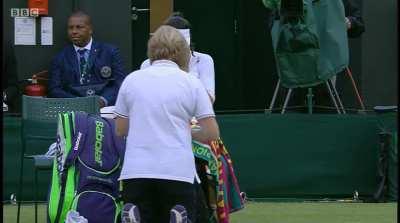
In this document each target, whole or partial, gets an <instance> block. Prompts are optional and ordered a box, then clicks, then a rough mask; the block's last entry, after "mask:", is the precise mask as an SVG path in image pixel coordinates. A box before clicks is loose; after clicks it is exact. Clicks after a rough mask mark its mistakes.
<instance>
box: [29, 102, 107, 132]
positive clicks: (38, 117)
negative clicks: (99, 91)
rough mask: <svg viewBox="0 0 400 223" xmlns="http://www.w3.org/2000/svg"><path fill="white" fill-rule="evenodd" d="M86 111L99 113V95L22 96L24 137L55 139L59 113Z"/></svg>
mask: <svg viewBox="0 0 400 223" xmlns="http://www.w3.org/2000/svg"><path fill="white" fill-rule="evenodd" d="M69 111H84V112H87V113H90V114H99V113H100V108H99V104H98V97H97V96H90V97H76V98H42V97H32V96H26V95H23V96H22V131H23V132H22V138H23V140H24V139H35V138H36V139H40V138H43V137H45V138H48V139H55V137H56V129H57V120H58V114H59V113H64V112H69Z"/></svg>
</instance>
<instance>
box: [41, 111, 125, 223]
mask: <svg viewBox="0 0 400 223" xmlns="http://www.w3.org/2000/svg"><path fill="white" fill-rule="evenodd" d="M114 129H115V124H114V120H112V119H106V118H102V117H101V116H100V115H91V114H87V113H85V112H68V113H63V114H60V115H59V123H58V130H57V152H56V156H55V159H54V164H53V176H52V182H51V188H50V194H49V202H48V222H50V223H64V222H65V219H66V215H67V213H68V211H70V210H75V211H77V212H79V214H80V216H83V217H84V218H86V219H87V220H88V222H102V223H115V222H117V221H118V219H119V213H120V210H121V206H122V201H121V199H120V184H119V182H118V177H119V175H120V171H121V166H122V160H123V154H124V149H125V141H124V139H123V138H120V137H117V136H116V134H115V130H114Z"/></svg>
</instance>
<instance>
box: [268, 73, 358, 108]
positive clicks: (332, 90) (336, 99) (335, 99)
mask: <svg viewBox="0 0 400 223" xmlns="http://www.w3.org/2000/svg"><path fill="white" fill-rule="evenodd" d="M345 73H346V74H347V76H348V77H349V79H350V81H351V83H352V86H353V89H354V93H355V95H356V97H357V99H358V102H359V103H360V106H361V109H362V111H365V106H364V102H363V100H362V99H361V96H360V93H359V91H358V89H357V86H356V83H355V81H354V78H353V75H352V73H351V71H350V69H349V68H348V67H347V68H346V69H345ZM321 84H325V85H326V88H327V90H328V92H329V96H330V98H331V100H332V103H333V105H334V106H335V109H336V112H337V113H338V114H346V110H345V108H344V106H343V103H342V100H341V99H340V95H339V94H338V92H337V90H336V86H335V84H334V83H332V79H328V80H326V81H325V82H322V83H321ZM280 85H281V81H280V79H279V80H278V82H277V84H276V86H275V90H274V94H273V96H272V100H271V102H270V105H269V109H266V112H268V113H272V110H273V108H274V105H275V102H276V98H277V96H278V92H279V89H280ZM313 87H315V86H313ZM313 87H308V93H307V96H306V98H307V109H308V113H309V114H312V113H313V99H312V98H313V94H312V89H313ZM294 89H296V88H288V91H287V93H286V97H285V101H284V103H283V107H282V110H281V112H280V113H281V114H284V113H285V112H286V109H287V106H288V104H289V100H290V97H291V95H292V93H293V90H294Z"/></svg>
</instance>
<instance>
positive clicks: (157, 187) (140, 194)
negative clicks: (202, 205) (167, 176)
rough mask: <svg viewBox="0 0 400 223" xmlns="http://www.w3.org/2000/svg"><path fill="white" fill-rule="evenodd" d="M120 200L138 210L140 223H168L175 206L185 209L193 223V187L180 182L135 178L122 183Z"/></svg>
mask: <svg viewBox="0 0 400 223" xmlns="http://www.w3.org/2000/svg"><path fill="white" fill-rule="evenodd" d="M122 199H123V201H124V203H132V204H134V205H136V206H137V207H138V208H139V213H140V218H141V223H168V222H169V216H170V210H171V208H172V207H174V206H175V205H177V204H180V205H182V206H184V207H185V208H186V211H187V212H188V218H189V220H190V221H191V222H192V223H194V222H195V220H194V214H195V213H194V211H195V210H194V201H195V190H194V185H193V184H190V183H186V182H182V181H174V180H161V179H147V178H136V179H129V180H124V181H123V190H122Z"/></svg>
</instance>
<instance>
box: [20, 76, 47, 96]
mask: <svg viewBox="0 0 400 223" xmlns="http://www.w3.org/2000/svg"><path fill="white" fill-rule="evenodd" d="M46 91H47V89H46V87H45V86H43V85H41V84H39V83H38V78H37V76H36V75H33V76H32V81H31V83H30V84H29V85H27V86H26V87H25V94H26V95H28V96H42V97H45V96H46V95H47V94H46Z"/></svg>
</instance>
